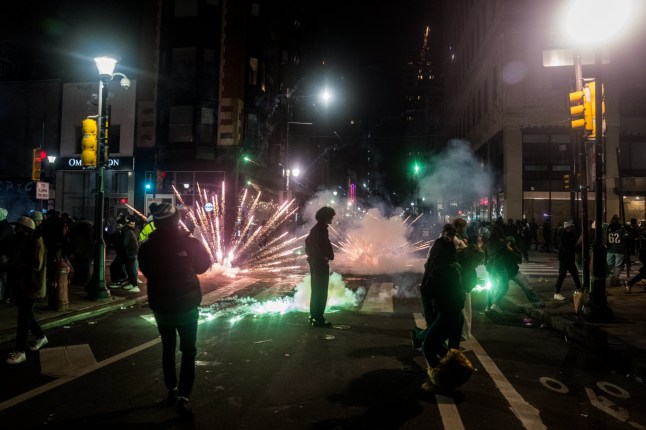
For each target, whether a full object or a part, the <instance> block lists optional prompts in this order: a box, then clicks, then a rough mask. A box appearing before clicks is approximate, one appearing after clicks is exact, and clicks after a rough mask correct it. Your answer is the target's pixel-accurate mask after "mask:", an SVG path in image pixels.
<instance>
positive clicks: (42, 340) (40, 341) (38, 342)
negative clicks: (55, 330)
mask: <svg viewBox="0 0 646 430" xmlns="http://www.w3.org/2000/svg"><path fill="white" fill-rule="evenodd" d="M47 342H49V341H48V340H47V336H43V337H41V338H40V339H36V341H35V342H34V344H33V345H31V346H30V347H29V349H30V350H31V351H34V352H35V351H38V350H39V349H40V348H42V347H43V346H45V345H47Z"/></svg>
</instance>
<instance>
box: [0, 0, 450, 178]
mask: <svg viewBox="0 0 646 430" xmlns="http://www.w3.org/2000/svg"><path fill="white" fill-rule="evenodd" d="M437 3H438V1H434V0H401V1H399V2H397V3H392V2H381V1H380V2H366V1H365V0H327V1H324V2H312V3H310V5H309V6H310V7H312V8H313V14H312V16H314V17H315V18H316V22H315V24H316V26H317V29H318V38H319V44H320V48H321V53H322V55H323V56H324V57H325V58H326V59H327V60H329V64H330V67H331V68H332V69H333V70H334V71H335V73H336V76H337V78H339V79H341V80H342V86H341V91H342V94H340V97H341V99H342V103H341V104H340V105H339V106H338V107H336V108H337V109H338V111H337V112H335V115H337V117H338V118H339V119H340V120H349V119H358V120H360V122H361V126H362V128H363V129H364V132H366V130H368V131H369V130H370V129H375V128H379V127H383V124H385V123H388V122H389V121H393V120H396V118H397V117H398V116H399V115H400V114H401V102H402V101H403V94H402V88H401V85H402V74H401V72H402V70H403V66H404V65H405V64H406V63H407V62H408V61H409V60H410V59H411V58H418V55H419V51H420V49H421V45H422V37H423V33H424V28H425V27H426V25H429V24H430V23H431V21H433V19H434V18H435V17H433V16H432V13H434V12H433V9H434V7H435V5H436V4H437ZM139 7H140V6H139V2H137V1H132V0H130V1H124V0H110V1H103V2H80V1H72V0H50V1H36V0H23V1H20V2H17V3H15V4H12V10H13V11H12V12H4V13H3V14H1V15H0V40H8V41H9V46H11V49H12V50H13V55H15V56H16V57H17V59H18V60H19V62H20V64H21V74H20V76H19V78H18V79H20V80H38V79H62V80H63V81H65V82H75V81H76V82H78V81H90V80H93V79H95V78H96V68H95V65H94V61H93V57H94V56H96V55H97V54H98V53H102V52H106V53H111V54H113V55H117V56H118V57H120V61H119V70H120V71H122V72H124V73H126V74H128V75H129V76H130V77H133V78H134V79H136V76H137V73H136V71H133V70H132V69H128V67H133V66H134V65H136V64H137V50H138V49H139V46H138V41H139V37H140V31H141V24H140V21H141V19H140V13H141V12H140V10H139ZM0 48H3V47H0ZM3 49H4V48H3ZM339 131H340V132H341V131H342V130H341V129H339ZM392 143H393V142H389V141H387V142H385V143H384V145H383V146H384V153H385V154H386V155H384V158H385V159H391V158H392V154H388V151H389V150H394V148H398V149H399V148H401V147H400V146H397V145H393V144H392ZM400 152H401V151H400ZM395 155H396V154H395ZM386 167H387V166H386Z"/></svg>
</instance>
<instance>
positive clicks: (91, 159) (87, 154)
mask: <svg viewBox="0 0 646 430" xmlns="http://www.w3.org/2000/svg"><path fill="white" fill-rule="evenodd" d="M81 146H82V148H81V149H82V152H81V165H82V166H83V167H96V156H97V146H98V139H97V124H96V120H94V119H91V118H86V119H84V120H83V140H82V142H81Z"/></svg>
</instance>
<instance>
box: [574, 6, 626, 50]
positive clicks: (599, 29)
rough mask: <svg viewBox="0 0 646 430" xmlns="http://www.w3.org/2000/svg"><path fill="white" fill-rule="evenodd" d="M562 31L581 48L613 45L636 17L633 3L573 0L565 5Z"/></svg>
mask: <svg viewBox="0 0 646 430" xmlns="http://www.w3.org/2000/svg"><path fill="white" fill-rule="evenodd" d="M566 7H567V9H566V11H565V13H564V21H563V25H562V27H563V29H564V30H565V33H566V34H567V36H568V37H569V38H570V40H572V41H573V42H574V43H576V44H577V45H579V46H597V45H599V44H601V43H605V42H610V41H611V40H612V39H614V38H615V37H617V35H618V34H619V33H620V32H621V31H623V30H624V29H625V27H626V26H627V25H628V23H629V21H630V19H631V18H632V15H633V9H634V0H613V1H612V2H611V1H608V0H573V1H571V2H570V3H568V5H567V6H566Z"/></svg>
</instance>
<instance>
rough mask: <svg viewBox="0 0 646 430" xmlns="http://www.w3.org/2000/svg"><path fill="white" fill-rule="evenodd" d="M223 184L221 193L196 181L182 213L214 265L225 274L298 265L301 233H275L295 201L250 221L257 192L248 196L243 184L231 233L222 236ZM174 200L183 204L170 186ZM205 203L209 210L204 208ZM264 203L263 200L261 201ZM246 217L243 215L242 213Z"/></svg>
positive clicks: (292, 210)
mask: <svg viewBox="0 0 646 430" xmlns="http://www.w3.org/2000/svg"><path fill="white" fill-rule="evenodd" d="M225 188H226V187H225V183H224V182H223V183H222V186H221V190H222V191H221V193H219V194H218V193H217V192H214V193H212V194H209V193H208V192H207V190H206V189H203V188H202V187H201V186H200V184H197V190H198V194H197V195H198V198H197V201H196V202H195V205H194V207H190V206H187V208H188V211H187V213H186V216H187V217H188V218H189V219H190V220H191V221H192V222H193V224H194V225H195V231H194V234H195V236H196V237H197V238H198V239H199V240H200V241H201V242H202V243H203V244H204V246H205V247H206V248H207V249H208V251H209V253H210V255H211V259H212V260H213V261H214V266H218V267H217V269H219V270H220V271H222V272H224V273H225V274H227V275H229V276H235V275H236V274H238V273H250V272H253V273H279V272H285V271H290V270H294V269H299V268H301V267H302V261H301V262H299V260H303V257H302V256H301V255H300V254H299V253H298V250H299V249H300V248H302V243H303V239H304V238H305V236H301V237H294V238H286V237H285V236H287V234H288V233H283V234H278V230H279V228H280V227H281V226H282V225H283V223H285V222H286V221H287V220H289V218H290V217H291V216H292V215H294V213H296V211H297V210H298V207H296V206H295V205H294V202H295V200H294V199H293V200H291V201H289V202H285V203H283V204H282V205H280V206H278V207H277V209H275V210H274V211H273V213H272V215H271V216H270V217H269V219H268V220H267V221H266V223H264V224H262V225H258V226H256V224H255V223H254V219H255V217H254V215H253V214H254V213H255V212H256V211H257V210H258V208H259V207H260V204H261V202H260V197H261V192H260V191H258V192H257V194H256V195H255V196H252V191H250V189H249V188H247V187H245V188H244V191H243V192H242V193H241V195H240V199H239V201H238V208H237V210H236V219H235V223H234V225H233V232H232V234H231V237H230V238H229V240H226V238H225V231H226V228H225V227H226V226H225V213H226V207H225V201H226V196H225V193H224V189H225ZM173 190H174V192H175V195H176V197H177V199H178V201H179V202H180V203H181V204H182V205H184V206H186V205H185V203H184V201H183V200H182V198H181V195H180V194H179V192H178V191H177V189H175V188H174V187H173ZM207 203H211V207H212V210H210V211H207V210H206V209H205V208H206V207H207ZM264 205H266V203H264ZM245 213H248V214H249V216H248V217H246V218H245V216H244V214H245Z"/></svg>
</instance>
